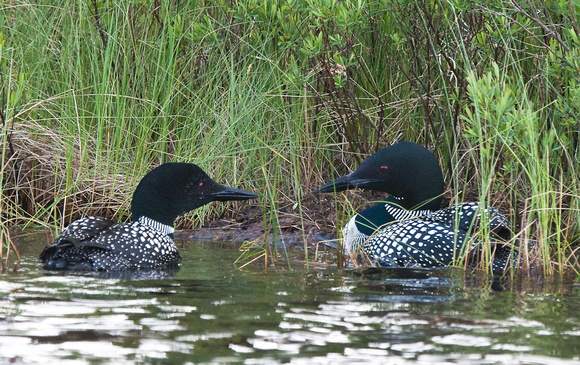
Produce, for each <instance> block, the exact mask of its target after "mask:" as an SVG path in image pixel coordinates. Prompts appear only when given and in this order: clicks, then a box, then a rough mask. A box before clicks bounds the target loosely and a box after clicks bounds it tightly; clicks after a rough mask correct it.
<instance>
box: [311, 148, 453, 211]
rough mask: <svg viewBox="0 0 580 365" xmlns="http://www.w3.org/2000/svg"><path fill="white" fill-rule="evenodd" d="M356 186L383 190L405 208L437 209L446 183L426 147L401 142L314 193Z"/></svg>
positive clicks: (376, 154)
mask: <svg viewBox="0 0 580 365" xmlns="http://www.w3.org/2000/svg"><path fill="white" fill-rule="evenodd" d="M354 187H359V188H365V189H369V190H375V191H383V192H386V193H388V194H390V195H391V196H393V197H394V198H395V199H394V200H393V201H395V202H397V203H398V204H399V205H401V206H402V207H403V208H405V209H430V210H437V209H439V207H440V206H441V196H442V194H443V189H444V182H443V174H442V172H441V167H440V166H439V162H438V161H437V159H436V158H435V156H433V154H432V153H431V152H429V150H427V149H426V148H425V147H423V146H421V145H419V144H417V143H412V142H400V143H397V144H395V145H392V146H389V147H386V148H383V149H382V150H380V151H378V152H377V153H375V154H374V155H372V156H370V157H369V158H367V159H366V160H365V161H363V163H362V164H361V165H360V166H359V167H358V168H357V169H356V170H354V171H353V172H352V173H350V174H348V175H346V176H343V177H340V178H338V179H336V180H334V181H332V182H329V183H328V184H325V185H323V186H322V187H320V188H318V189H316V190H315V191H314V192H313V193H328V192H333V191H344V190H347V189H351V188H354Z"/></svg>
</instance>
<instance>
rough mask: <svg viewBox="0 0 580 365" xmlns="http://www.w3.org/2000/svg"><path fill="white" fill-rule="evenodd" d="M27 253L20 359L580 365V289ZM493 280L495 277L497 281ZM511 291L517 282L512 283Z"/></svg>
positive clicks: (10, 335) (5, 293)
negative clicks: (76, 268) (74, 259)
mask: <svg viewBox="0 0 580 365" xmlns="http://www.w3.org/2000/svg"><path fill="white" fill-rule="evenodd" d="M44 244H45V242H41V243H38V244H37V245H36V247H33V246H27V247H26V248H23V250H22V251H21V252H22V253H23V255H24V260H23V264H22V267H21V269H20V270H19V272H18V273H16V274H3V275H2V276H0V361H1V362H8V361H11V362H16V363H43V364H50V363H62V362H67V361H71V362H75V363H94V362H106V363H116V364H122V363H135V362H142V363H151V362H153V363H155V362H172V363H184V362H190V363H216V362H218V363H222V362H235V363H240V362H242V363H250V364H251V363H260V364H262V363H281V362H290V363H306V364H316V363H323V364H325V363H333V364H340V363H353V362H372V363H385V362H389V363H398V364H404V363H416V362H420V363H437V364H439V363H473V364H479V363H493V364H495V363H509V364H513V363H526V364H545V363H550V362H556V361H557V362H558V363H577V360H578V356H579V354H580V345H579V344H580V304H579V301H578V287H577V286H575V285H574V284H573V283H566V282H565V281H556V280H540V279H536V278H533V279H532V278H526V279H523V280H518V281H514V282H510V281H496V282H489V280H488V279H485V278H481V277H465V276H464V274H463V273H462V272H461V271H456V270H434V271H426V270H403V269H381V270H378V269H372V270H337V269H323V270H321V269H318V270H313V271H310V272H307V271H305V270H302V269H301V267H300V266H299V265H296V266H297V267H294V271H292V270H290V269H289V268H288V266H287V265H285V264H283V263H281V264H279V265H278V266H277V267H273V268H269V269H268V271H264V270H263V266H262V267H258V266H256V267H254V268H248V269H246V270H244V271H239V270H237V269H236V268H235V267H234V265H233V264H232V262H233V260H234V258H235V256H236V255H237V251H236V250H235V248H233V247H232V246H230V245H225V244H217V243H211V244H210V243H191V244H183V245H184V246H187V247H184V248H183V249H182V250H181V252H182V255H183V264H182V267H181V269H180V270H178V271H177V272H175V273H170V274H168V275H165V276H162V277H160V276H159V273H153V274H155V275H146V276H142V277H138V278H136V277H127V276H124V277H92V276H87V275H60V274H56V275H55V274H48V273H45V272H44V271H43V270H42V267H41V264H40V263H38V262H37V261H36V259H35V256H36V254H37V253H38V252H40V251H41V248H42V246H43V245H44ZM491 284H493V285H491ZM498 289H502V290H503V291H498Z"/></svg>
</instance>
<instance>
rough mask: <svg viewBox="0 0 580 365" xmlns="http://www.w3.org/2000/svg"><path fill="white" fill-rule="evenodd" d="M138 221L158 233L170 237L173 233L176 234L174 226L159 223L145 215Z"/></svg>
mask: <svg viewBox="0 0 580 365" xmlns="http://www.w3.org/2000/svg"><path fill="white" fill-rule="evenodd" d="M137 221H138V222H139V223H141V224H143V225H145V226H148V227H151V228H153V229H156V230H158V231H160V232H162V233H164V234H166V235H168V236H169V235H172V234H173V232H175V229H174V228H173V227H172V226H168V225H167V224H163V223H159V222H157V221H156V220H153V219H151V218H148V217H145V216H143V215H142V216H141V217H139V219H138V220H137Z"/></svg>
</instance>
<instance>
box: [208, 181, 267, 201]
mask: <svg viewBox="0 0 580 365" xmlns="http://www.w3.org/2000/svg"><path fill="white" fill-rule="evenodd" d="M213 196H214V199H215V200H217V201H221V202H225V201H228V200H248V199H256V198H257V197H258V195H256V194H254V193H250V192H249V191H245V190H240V189H234V188H230V187H229V186H223V185H222V189H221V190H220V191H218V192H215V193H214V194H213Z"/></svg>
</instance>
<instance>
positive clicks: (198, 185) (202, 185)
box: [197, 181, 205, 190]
mask: <svg viewBox="0 0 580 365" xmlns="http://www.w3.org/2000/svg"><path fill="white" fill-rule="evenodd" d="M197 188H198V189H199V190H203V189H205V182H204V181H200V182H199V184H197Z"/></svg>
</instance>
